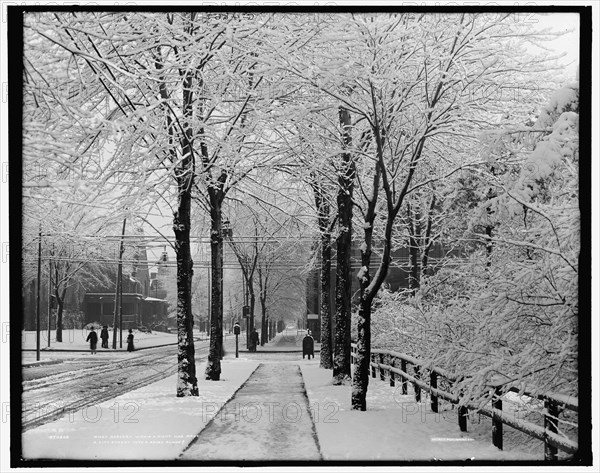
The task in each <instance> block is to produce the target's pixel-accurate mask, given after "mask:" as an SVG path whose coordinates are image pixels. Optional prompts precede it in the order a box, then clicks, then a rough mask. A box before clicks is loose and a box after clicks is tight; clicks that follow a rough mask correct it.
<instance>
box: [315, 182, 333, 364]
mask: <svg viewBox="0 0 600 473" xmlns="http://www.w3.org/2000/svg"><path fill="white" fill-rule="evenodd" d="M312 187H313V191H314V194H315V204H316V208H317V223H318V226H319V232H320V234H321V258H320V259H321V294H320V297H321V310H320V312H321V314H320V315H321V352H320V354H319V359H320V361H319V365H320V366H321V368H325V369H329V370H330V369H332V368H333V357H332V347H331V302H330V292H331V232H330V229H329V225H330V222H329V220H330V213H331V211H330V207H329V202H328V201H327V198H326V196H325V190H324V189H323V187H322V186H321V185H320V183H319V181H318V180H317V179H316V177H314V176H313V181H312Z"/></svg>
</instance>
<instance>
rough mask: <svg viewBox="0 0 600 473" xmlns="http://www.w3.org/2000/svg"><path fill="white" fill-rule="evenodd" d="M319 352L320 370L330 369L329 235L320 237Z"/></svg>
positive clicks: (331, 360)
mask: <svg viewBox="0 0 600 473" xmlns="http://www.w3.org/2000/svg"><path fill="white" fill-rule="evenodd" d="M321 245H322V246H321V352H320V361H319V364H320V366H321V368H325V369H328V370H330V369H332V368H333V358H332V350H331V303H330V300H329V294H330V292H331V235H330V234H329V233H326V234H322V236H321Z"/></svg>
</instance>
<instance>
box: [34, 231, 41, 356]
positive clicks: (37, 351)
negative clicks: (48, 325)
mask: <svg viewBox="0 0 600 473" xmlns="http://www.w3.org/2000/svg"><path fill="white" fill-rule="evenodd" d="M41 282H42V224H41V223H40V234H39V241H38V269H37V311H36V334H35V356H36V358H35V359H36V361H40V289H41V287H42V284H41Z"/></svg>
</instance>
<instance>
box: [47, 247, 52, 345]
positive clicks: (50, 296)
mask: <svg viewBox="0 0 600 473" xmlns="http://www.w3.org/2000/svg"><path fill="white" fill-rule="evenodd" d="M51 318H52V260H51V259H50V258H48V348H50V320H51Z"/></svg>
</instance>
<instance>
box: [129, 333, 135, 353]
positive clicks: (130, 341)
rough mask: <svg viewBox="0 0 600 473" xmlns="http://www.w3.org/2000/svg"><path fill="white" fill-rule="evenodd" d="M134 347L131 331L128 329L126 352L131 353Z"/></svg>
mask: <svg viewBox="0 0 600 473" xmlns="http://www.w3.org/2000/svg"><path fill="white" fill-rule="evenodd" d="M133 350H135V347H134V346H133V330H131V329H129V335H127V351H133Z"/></svg>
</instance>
